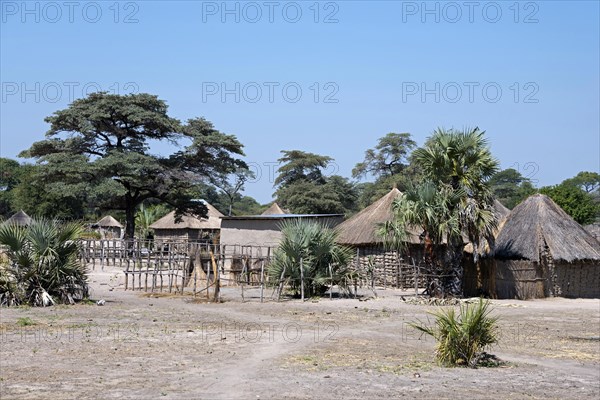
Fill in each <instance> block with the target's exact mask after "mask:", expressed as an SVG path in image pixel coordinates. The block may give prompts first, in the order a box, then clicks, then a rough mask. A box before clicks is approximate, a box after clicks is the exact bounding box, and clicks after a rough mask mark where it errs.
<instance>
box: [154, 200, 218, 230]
mask: <svg viewBox="0 0 600 400" xmlns="http://www.w3.org/2000/svg"><path fill="white" fill-rule="evenodd" d="M204 205H205V206H206V208H207V209H208V213H207V218H196V217H194V216H191V215H183V216H182V217H181V222H180V223H176V222H175V211H171V212H170V213H168V214H167V215H165V216H164V217H162V218H161V219H159V220H158V221H156V222H155V223H153V224H152V225H150V228H152V229H220V228H221V218H220V217H222V216H223V214H221V212H220V211H219V210H217V209H216V208H214V207H213V206H212V205H210V204H208V203H206V202H205V203H204Z"/></svg>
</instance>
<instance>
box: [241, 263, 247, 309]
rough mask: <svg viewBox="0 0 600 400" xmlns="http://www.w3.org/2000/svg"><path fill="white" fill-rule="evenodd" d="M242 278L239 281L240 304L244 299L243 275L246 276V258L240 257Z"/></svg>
mask: <svg viewBox="0 0 600 400" xmlns="http://www.w3.org/2000/svg"><path fill="white" fill-rule="evenodd" d="M242 265H243V266H242V276H241V279H240V285H241V286H242V303H243V302H244V301H245V299H244V275H245V274H246V257H244V256H243V255H242Z"/></svg>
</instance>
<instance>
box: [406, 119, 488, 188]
mask: <svg viewBox="0 0 600 400" xmlns="http://www.w3.org/2000/svg"><path fill="white" fill-rule="evenodd" d="M484 134H485V131H480V130H479V128H475V129H471V130H468V129H467V130H464V131H454V130H447V131H446V130H443V129H438V130H436V131H435V132H434V134H433V135H432V136H431V137H429V138H428V139H427V142H426V143H425V145H424V146H423V147H420V148H418V149H417V150H415V151H414V153H413V156H414V157H415V161H416V162H417V163H418V165H419V166H420V167H421V169H422V171H423V174H424V175H425V178H426V179H429V180H431V181H434V182H436V181H439V182H441V183H445V184H448V185H451V186H452V187H453V188H455V189H458V188H463V189H465V191H466V192H467V193H473V194H474V195H478V196H481V195H486V194H489V186H488V184H487V183H488V180H489V179H490V178H491V177H492V176H493V175H494V174H495V173H496V171H497V170H498V161H497V160H496V159H495V158H494V157H493V156H492V154H491V152H490V150H489V147H488V143H487V140H486V139H485V138H484Z"/></svg>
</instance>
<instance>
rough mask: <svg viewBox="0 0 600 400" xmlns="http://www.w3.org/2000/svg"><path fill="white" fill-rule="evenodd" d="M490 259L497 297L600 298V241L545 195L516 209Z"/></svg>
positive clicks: (493, 291)
mask: <svg viewBox="0 0 600 400" xmlns="http://www.w3.org/2000/svg"><path fill="white" fill-rule="evenodd" d="M488 261H493V263H492V264H491V268H490V269H489V270H490V272H491V273H492V274H493V276H492V279H490V280H489V283H488V288H487V289H488V291H489V292H490V294H492V295H493V294H495V295H496V296H497V297H498V298H504V299H506V298H517V299H530V298H541V297H548V296H562V297H588V298H589V297H600V243H599V242H598V241H597V240H596V239H594V238H593V237H592V235H590V233H589V232H587V231H586V230H585V229H583V227H582V226H581V225H579V224H578V223H577V222H575V221H574V220H573V219H572V218H571V217H570V216H569V215H568V214H567V213H566V212H564V211H563V210H562V209H561V208H560V207H559V206H558V205H557V204H556V203H554V202H553V201H552V200H551V199H550V198H549V197H547V196H545V195H542V194H536V195H533V196H531V197H529V198H528V199H527V200H525V201H524V202H522V203H521V204H519V205H518V206H517V207H515V208H514V209H513V210H512V212H511V213H510V214H509V215H508V217H507V218H506V221H505V223H504V226H503V227H502V229H501V230H500V233H499V234H498V237H497V240H496V250H495V260H488Z"/></svg>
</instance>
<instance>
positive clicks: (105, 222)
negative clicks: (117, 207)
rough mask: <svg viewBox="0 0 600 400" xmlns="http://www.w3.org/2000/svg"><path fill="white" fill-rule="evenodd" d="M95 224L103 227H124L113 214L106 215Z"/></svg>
mask: <svg viewBox="0 0 600 400" xmlns="http://www.w3.org/2000/svg"><path fill="white" fill-rule="evenodd" d="M95 225H97V226H99V227H101V228H121V229H122V228H123V225H121V223H120V222H119V221H117V220H116V219H115V218H114V217H112V216H111V215H107V216H105V217H104V218H102V219H101V220H100V221H98V222H96V224H95Z"/></svg>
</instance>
